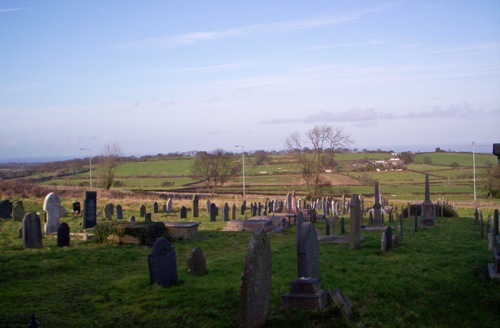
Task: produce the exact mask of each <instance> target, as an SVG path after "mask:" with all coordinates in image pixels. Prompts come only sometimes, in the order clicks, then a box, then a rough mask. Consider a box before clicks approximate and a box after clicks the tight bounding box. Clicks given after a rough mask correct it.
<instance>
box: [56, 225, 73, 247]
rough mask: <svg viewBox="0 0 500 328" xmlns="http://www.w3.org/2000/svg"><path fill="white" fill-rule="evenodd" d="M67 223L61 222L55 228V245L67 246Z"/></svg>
mask: <svg viewBox="0 0 500 328" xmlns="http://www.w3.org/2000/svg"><path fill="white" fill-rule="evenodd" d="M69 238H70V237H69V225H68V224H67V223H66V222H63V223H61V224H60V225H59V227H58V228H57V247H65V246H69Z"/></svg>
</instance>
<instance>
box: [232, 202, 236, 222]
mask: <svg viewBox="0 0 500 328" xmlns="http://www.w3.org/2000/svg"><path fill="white" fill-rule="evenodd" d="M236 210H237V209H236V204H235V203H233V208H232V210H231V220H236Z"/></svg>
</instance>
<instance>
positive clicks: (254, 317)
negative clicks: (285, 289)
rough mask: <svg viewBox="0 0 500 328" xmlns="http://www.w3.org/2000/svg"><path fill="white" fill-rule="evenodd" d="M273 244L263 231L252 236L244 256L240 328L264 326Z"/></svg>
mask: <svg viewBox="0 0 500 328" xmlns="http://www.w3.org/2000/svg"><path fill="white" fill-rule="evenodd" d="M271 269H272V261H271V244H270V242H269V238H268V237H267V234H266V232H265V231H264V229H260V230H258V231H257V232H255V234H254V235H253V236H252V239H251V240H250V243H249V244H248V248H247V252H246V255H245V263H244V265H243V272H242V274H241V287H240V304H241V305H240V312H239V317H238V321H239V326H240V327H262V326H263V325H264V324H265V323H266V321H267V316H268V314H269V300H270V298H271Z"/></svg>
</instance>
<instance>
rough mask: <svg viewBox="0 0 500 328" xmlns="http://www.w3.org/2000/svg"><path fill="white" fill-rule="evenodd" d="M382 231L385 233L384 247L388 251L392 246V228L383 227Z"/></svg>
mask: <svg viewBox="0 0 500 328" xmlns="http://www.w3.org/2000/svg"><path fill="white" fill-rule="evenodd" d="M384 233H385V242H386V247H385V249H386V250H387V252H388V251H390V250H391V248H392V228H391V227H387V229H385V232H384Z"/></svg>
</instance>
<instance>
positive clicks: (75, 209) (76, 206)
mask: <svg viewBox="0 0 500 328" xmlns="http://www.w3.org/2000/svg"><path fill="white" fill-rule="evenodd" d="M80 212H81V205H80V202H74V203H73V213H75V214H77V213H78V214H80Z"/></svg>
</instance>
